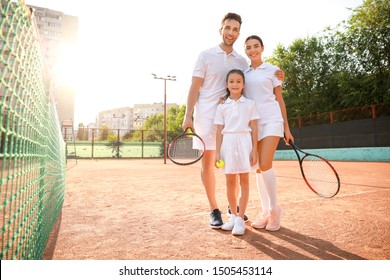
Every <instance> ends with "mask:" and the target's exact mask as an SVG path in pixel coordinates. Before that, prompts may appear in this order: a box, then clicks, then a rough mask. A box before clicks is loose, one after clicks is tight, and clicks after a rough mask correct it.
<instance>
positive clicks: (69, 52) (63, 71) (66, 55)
mask: <svg viewBox="0 0 390 280" xmlns="http://www.w3.org/2000/svg"><path fill="white" fill-rule="evenodd" d="M77 61H78V56H77V51H76V47H75V46H73V45H66V46H65V47H64V48H63V51H62V53H61V55H60V56H59V59H58V62H57V66H56V69H55V76H56V79H57V80H58V81H59V82H61V83H63V84H65V85H67V86H69V87H72V88H76V87H77V83H78V69H79V67H77Z"/></svg>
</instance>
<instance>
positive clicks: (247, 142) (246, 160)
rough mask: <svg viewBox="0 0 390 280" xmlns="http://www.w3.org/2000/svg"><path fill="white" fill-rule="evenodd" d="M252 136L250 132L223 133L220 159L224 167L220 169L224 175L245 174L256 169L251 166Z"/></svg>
mask: <svg viewBox="0 0 390 280" xmlns="http://www.w3.org/2000/svg"><path fill="white" fill-rule="evenodd" d="M251 151H252V136H251V133H250V132H245V133H225V134H224V135H223V139H222V145H221V158H222V159H223V160H224V162H225V166H224V167H223V168H221V170H222V171H224V172H225V174H239V173H247V172H250V171H251V170H252V169H256V168H257V165H254V166H251V163H250V153H251Z"/></svg>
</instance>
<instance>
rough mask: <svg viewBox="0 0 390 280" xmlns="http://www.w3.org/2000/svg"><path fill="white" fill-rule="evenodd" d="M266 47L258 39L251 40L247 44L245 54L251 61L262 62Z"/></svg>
mask: <svg viewBox="0 0 390 280" xmlns="http://www.w3.org/2000/svg"><path fill="white" fill-rule="evenodd" d="M263 51H264V46H262V45H261V43H260V42H259V41H258V40H256V39H249V40H248V41H246V43H245V53H246V55H247V56H248V58H249V59H250V60H251V61H258V60H261V55H262V54H263Z"/></svg>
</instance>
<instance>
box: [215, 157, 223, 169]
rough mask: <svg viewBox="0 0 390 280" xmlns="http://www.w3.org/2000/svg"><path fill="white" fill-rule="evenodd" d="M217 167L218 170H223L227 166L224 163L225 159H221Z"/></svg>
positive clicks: (216, 164)
mask: <svg viewBox="0 0 390 280" xmlns="http://www.w3.org/2000/svg"><path fill="white" fill-rule="evenodd" d="M215 166H216V167H217V168H222V167H224V166H225V162H224V161H223V159H220V160H219V161H217V162H216V163H215Z"/></svg>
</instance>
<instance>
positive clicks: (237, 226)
mask: <svg viewBox="0 0 390 280" xmlns="http://www.w3.org/2000/svg"><path fill="white" fill-rule="evenodd" d="M239 177H240V186H241V197H240V214H239V216H238V217H237V218H236V219H235V221H234V227H233V230H232V234H234V235H243V234H244V233H245V225H244V213H245V210H246V207H247V205H248V200H249V173H242V174H240V175H239Z"/></svg>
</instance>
